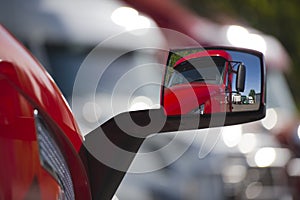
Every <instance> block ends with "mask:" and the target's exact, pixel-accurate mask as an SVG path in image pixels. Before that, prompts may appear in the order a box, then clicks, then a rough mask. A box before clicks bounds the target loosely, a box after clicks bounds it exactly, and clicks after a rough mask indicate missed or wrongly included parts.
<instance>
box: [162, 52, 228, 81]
mask: <svg viewBox="0 0 300 200" xmlns="http://www.w3.org/2000/svg"><path fill="white" fill-rule="evenodd" d="M225 69H226V59H225V58H223V57H220V56H213V57H201V58H193V59H190V60H187V61H184V62H182V63H180V64H178V65H176V66H175V67H174V72H173V73H172V75H171V77H170V79H169V83H168V84H167V86H168V87H171V86H173V85H178V84H184V83H192V82H199V83H201V82H205V83H207V84H222V83H223V78H224V72H225Z"/></svg>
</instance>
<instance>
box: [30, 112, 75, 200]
mask: <svg viewBox="0 0 300 200" xmlns="http://www.w3.org/2000/svg"><path fill="white" fill-rule="evenodd" d="M34 118H35V125H36V130H37V141H38V145H39V154H40V162H41V165H42V166H43V168H44V169H45V170H46V171H48V172H49V173H50V174H51V175H52V176H53V177H54V179H55V180H56V181H57V182H58V184H59V185H60V189H61V191H60V192H61V194H60V197H59V199H62V200H73V199H75V195H74V189H73V182H72V179H71V174H70V171H69V169H68V165H67V162H66V161H65V159H64V157H63V155H62V153H61V151H60V149H59V147H58V145H57V144H56V143H55V141H54V139H53V138H52V135H51V129H50V128H49V127H48V125H47V124H46V122H45V120H44V119H43V118H42V117H41V116H40V115H39V113H38V111H37V110H34Z"/></svg>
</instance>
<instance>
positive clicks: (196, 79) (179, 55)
mask: <svg viewBox="0 0 300 200" xmlns="http://www.w3.org/2000/svg"><path fill="white" fill-rule="evenodd" d="M262 63H263V62H262V60H261V57H259V56H257V55H255V53H253V52H251V51H249V52H248V51H237V50H235V49H225V48H219V49H218V48H211V49H206V50H204V49H200V48H199V49H181V50H172V51H170V53H169V57H168V62H167V67H166V72H165V80H164V88H163V94H162V101H161V102H162V106H163V107H164V109H165V112H166V114H167V115H183V114H201V115H204V114H212V113H222V112H242V111H256V110H258V109H259V107H260V102H261V98H262V97H261V90H262V74H263V73H262V72H261V69H262V68H261V65H262Z"/></svg>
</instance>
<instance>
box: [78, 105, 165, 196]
mask: <svg viewBox="0 0 300 200" xmlns="http://www.w3.org/2000/svg"><path fill="white" fill-rule="evenodd" d="M157 112H158V113H160V115H161V114H162V110H160V109H159V110H157ZM158 113H157V114H158ZM124 118H127V119H128V118H130V119H131V120H133V122H134V123H136V124H138V125H140V126H144V125H147V124H149V123H150V118H149V110H144V111H135V112H126V113H122V114H119V115H117V116H115V117H113V118H111V119H110V120H108V121H107V122H105V123H104V124H102V125H101V126H99V127H98V128H96V129H94V130H93V131H91V132H90V133H89V134H87V135H86V136H85V140H84V145H83V146H82V147H81V150H80V151H81V152H80V153H82V154H85V155H86V158H87V168H88V170H87V171H88V174H89V179H90V186H91V192H92V197H93V199H109V200H110V199H112V197H113V195H114V194H115V192H116V190H117V188H118V186H119V184H120V183H121V181H122V179H123V177H124V175H125V174H126V171H127V170H128V168H129V166H130V164H131V162H132V160H133V159H134V157H135V155H136V153H137V151H138V150H139V148H140V146H141V145H142V143H143V141H144V140H145V138H146V137H147V136H148V135H150V134H152V133H153V130H152V129H149V132H147V133H145V132H143V133H139V132H138V131H137V130H134V128H132V127H130V126H128V127H125V129H126V130H127V131H128V130H129V132H130V134H131V135H129V134H128V133H126V132H127V131H126V132H125V131H124V129H121V128H119V125H118V124H117V121H119V120H123V119H124ZM130 129H131V130H130ZM140 134H141V135H140ZM132 135H136V136H137V137H134V136H132ZM103 136H105V137H107V138H108V139H109V140H110V141H111V142H112V143H113V144H114V145H115V146H114V145H103V144H102V142H103ZM116 146H117V147H119V148H122V149H124V150H125V151H129V152H132V153H128V154H126V156H120V153H119V152H118V151H116V150H115V147H116ZM101 152H105V154H106V155H109V156H110V158H109V159H111V161H112V162H113V163H118V166H117V167H118V168H119V169H123V170H122V171H119V170H117V169H113V168H111V167H109V166H107V165H105V164H103V163H102V162H100V161H99V160H101V159H97V158H96V157H97V156H96V157H95V156H94V155H99V154H101ZM100 156H101V155H100Z"/></svg>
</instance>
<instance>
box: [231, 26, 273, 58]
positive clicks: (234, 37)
mask: <svg viewBox="0 0 300 200" xmlns="http://www.w3.org/2000/svg"><path fill="white" fill-rule="evenodd" d="M226 35H227V39H228V41H229V42H230V43H231V44H232V45H234V46H236V47H244V48H249V49H254V50H257V51H260V52H262V53H263V54H265V53H266V51H267V43H266V41H265V39H264V38H263V37H262V36H261V35H258V34H254V33H249V31H248V30H247V29H246V28H244V27H242V26H237V25H232V26H229V27H228V29H227V34H226Z"/></svg>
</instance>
